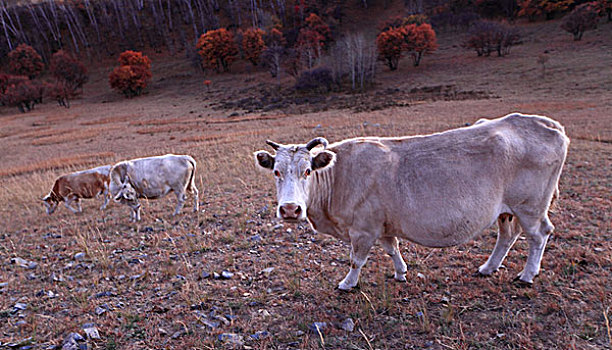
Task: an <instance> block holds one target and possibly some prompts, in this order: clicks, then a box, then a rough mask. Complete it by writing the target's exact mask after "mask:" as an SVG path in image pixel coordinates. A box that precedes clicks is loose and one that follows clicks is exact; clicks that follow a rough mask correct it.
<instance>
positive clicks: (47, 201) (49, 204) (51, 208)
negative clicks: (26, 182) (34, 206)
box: [42, 193, 57, 215]
mask: <svg viewBox="0 0 612 350" xmlns="http://www.w3.org/2000/svg"><path fill="white" fill-rule="evenodd" d="M42 202H43V204H44V205H45V209H46V210H47V214H49V215H51V214H53V212H55V209H57V201H56V200H55V199H53V196H51V193H49V194H48V195H46V196H45V198H43V199H42Z"/></svg>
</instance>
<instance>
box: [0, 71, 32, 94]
mask: <svg viewBox="0 0 612 350" xmlns="http://www.w3.org/2000/svg"><path fill="white" fill-rule="evenodd" d="M28 80H29V79H28V77H25V76H23V75H10V74H0V97H1V96H3V95H4V94H5V93H6V90H7V89H8V88H9V87H10V86H12V85H19V84H21V83H23V82H26V81H28Z"/></svg>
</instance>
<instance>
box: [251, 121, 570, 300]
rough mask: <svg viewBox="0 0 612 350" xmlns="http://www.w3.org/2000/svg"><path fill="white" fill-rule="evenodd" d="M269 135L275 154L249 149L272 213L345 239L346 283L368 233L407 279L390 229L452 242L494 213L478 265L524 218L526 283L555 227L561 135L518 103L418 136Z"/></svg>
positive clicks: (496, 260) (489, 265) (563, 151)
mask: <svg viewBox="0 0 612 350" xmlns="http://www.w3.org/2000/svg"><path fill="white" fill-rule="evenodd" d="M267 143H268V144H269V145H271V146H272V147H273V148H274V149H275V150H276V155H275V156H273V155H271V154H270V153H268V152H266V151H259V152H256V153H255V158H256V162H257V164H258V165H259V166H260V167H262V168H265V169H268V170H271V171H273V173H274V175H275V177H276V189H277V199H278V210H277V215H278V216H279V217H280V218H282V219H284V220H286V221H296V220H303V219H308V221H309V222H310V224H311V225H312V228H313V229H314V230H316V231H318V232H323V233H327V234H330V235H332V236H335V237H337V238H340V239H342V240H344V241H347V242H350V244H351V261H352V264H351V269H350V271H349V273H348V274H347V275H346V277H345V278H344V279H343V280H342V281H341V282H340V284H339V285H338V288H340V289H342V290H350V289H351V288H352V287H354V286H356V285H357V282H358V279H359V273H360V271H361V268H362V266H363V265H364V264H365V262H366V260H367V257H368V252H369V251H370V248H371V247H372V246H373V245H374V243H375V242H376V241H380V243H381V244H382V246H383V248H384V249H385V250H386V252H387V253H388V254H389V255H390V256H391V258H392V260H393V263H394V265H395V279H396V280H399V281H405V280H406V278H405V274H406V264H405V263H404V260H403V259H402V256H401V254H400V252H399V249H398V240H397V238H405V239H408V240H410V241H412V242H415V243H418V244H421V245H424V246H427V247H448V246H454V245H458V244H462V243H465V242H468V241H469V240H471V239H472V238H474V237H475V236H477V235H479V234H480V233H481V232H483V231H484V230H485V229H487V228H488V227H490V226H491V225H493V224H494V223H495V221H496V220H497V222H498V225H499V232H498V236H497V243H496V244H495V248H494V249H493V253H492V254H491V256H490V257H489V259H488V260H487V262H486V263H484V264H483V265H482V266H480V268H479V269H478V271H479V272H480V273H481V274H483V275H490V274H491V273H493V272H494V271H496V270H497V269H498V268H499V267H500V265H501V263H502V261H503V260H504V258H505V257H506V254H507V253H508V250H509V249H510V248H511V247H512V245H513V244H514V242H515V241H516V239H517V238H518V236H519V234H520V231H521V228H522V230H523V231H524V232H525V234H526V236H527V241H528V242H529V256H528V258H527V263H526V265H525V267H524V269H523V271H521V272H520V273H519V275H518V276H517V277H518V278H519V279H520V280H521V281H523V282H525V283H529V284H531V283H532V282H533V278H534V277H535V276H536V275H537V274H538V273H539V271H540V262H541V260H542V254H543V253H544V248H545V246H546V242H547V240H548V237H549V236H550V234H551V233H552V231H553V225H552V223H551V222H550V220H549V219H548V209H549V206H550V204H551V201H552V200H553V198H554V197H556V196H558V193H559V190H558V183H559V177H560V175H561V169H562V167H563V163H564V162H565V157H566V155H567V149H568V146H569V138H568V137H567V136H566V135H565V132H564V129H563V126H561V124H559V123H558V122H556V121H554V120H552V119H549V118H547V117H542V116H535V115H533V116H530V115H522V114H518V113H516V114H510V115H507V116H505V117H503V118H499V119H494V120H486V119H485V120H481V121H479V122H478V123H476V124H475V125H473V126H470V127H465V128H459V129H454V130H449V131H446V132H442V133H436V134H432V135H425V136H413V137H401V138H391V137H388V138H383V137H365V138H355V139H349V140H344V141H340V142H338V143H334V144H331V145H329V147H327V141H326V140H325V139H323V138H317V139H314V140H312V141H310V142H308V144H306V145H280V144H277V143H274V142H271V141H268V142H267ZM317 145H323V146H324V148H325V149H313V148H314V147H316V146H317ZM515 217H516V218H517V219H518V220H514V221H513V218H515Z"/></svg>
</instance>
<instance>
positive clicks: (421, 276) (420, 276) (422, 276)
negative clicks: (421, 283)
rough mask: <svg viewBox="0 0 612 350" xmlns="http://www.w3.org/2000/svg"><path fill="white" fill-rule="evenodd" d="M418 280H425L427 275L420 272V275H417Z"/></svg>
mask: <svg viewBox="0 0 612 350" xmlns="http://www.w3.org/2000/svg"><path fill="white" fill-rule="evenodd" d="M417 278H420V279H423V280H424V279H425V275H424V274H422V273H420V272H419V273H417Z"/></svg>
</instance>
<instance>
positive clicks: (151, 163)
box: [110, 154, 199, 221]
mask: <svg viewBox="0 0 612 350" xmlns="http://www.w3.org/2000/svg"><path fill="white" fill-rule="evenodd" d="M195 172H196V161H195V160H194V159H193V158H192V157H191V156H187V155H174V154H166V155H163V156H157V157H148V158H138V159H132V160H126V161H123V162H119V163H117V164H115V165H114V166H113V168H112V169H111V172H110V179H111V181H110V192H111V195H112V196H113V198H114V199H115V201H117V202H121V203H123V204H126V205H128V206H129V207H130V208H131V209H132V213H131V220H134V221H140V203H139V202H138V198H147V199H156V198H161V197H164V196H165V195H167V194H168V193H169V192H170V191H173V192H174V193H175V194H176V197H177V199H178V204H177V206H176V209H175V211H174V214H173V215H176V214H178V213H179V212H180V211H181V208H182V207H183V204H184V203H185V199H186V197H187V196H186V192H187V191H190V192H191V193H193V194H194V197H195V199H194V208H193V211H194V212H195V211H198V194H199V192H198V189H197V187H196V185H195Z"/></svg>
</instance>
